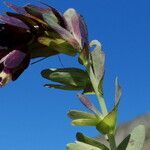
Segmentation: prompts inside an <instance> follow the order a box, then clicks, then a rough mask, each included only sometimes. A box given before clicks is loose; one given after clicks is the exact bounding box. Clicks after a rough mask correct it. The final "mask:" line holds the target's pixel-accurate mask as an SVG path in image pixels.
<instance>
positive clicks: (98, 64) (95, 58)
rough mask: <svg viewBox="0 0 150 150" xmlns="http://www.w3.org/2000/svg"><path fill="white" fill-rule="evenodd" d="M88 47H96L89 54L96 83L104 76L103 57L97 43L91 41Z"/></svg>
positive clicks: (99, 45)
mask: <svg viewBox="0 0 150 150" xmlns="http://www.w3.org/2000/svg"><path fill="white" fill-rule="evenodd" d="M90 46H91V47H92V46H96V47H95V49H94V50H93V51H92V52H91V63H92V69H93V73H94V75H95V77H96V79H97V81H98V82H100V81H101V79H102V78H103V75H104V63H105V55H104V53H103V51H102V50H101V44H100V42H99V41H97V40H93V41H92V42H91V43H90Z"/></svg>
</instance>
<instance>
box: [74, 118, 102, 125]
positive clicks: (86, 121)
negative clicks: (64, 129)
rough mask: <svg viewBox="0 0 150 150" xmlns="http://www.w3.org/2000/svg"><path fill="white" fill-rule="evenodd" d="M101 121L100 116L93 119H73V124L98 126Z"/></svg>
mask: <svg viewBox="0 0 150 150" xmlns="http://www.w3.org/2000/svg"><path fill="white" fill-rule="evenodd" d="M98 123H99V119H98V118H95V119H94V118H93V119H75V120H73V121H72V125H75V126H96V125H97V124H98Z"/></svg>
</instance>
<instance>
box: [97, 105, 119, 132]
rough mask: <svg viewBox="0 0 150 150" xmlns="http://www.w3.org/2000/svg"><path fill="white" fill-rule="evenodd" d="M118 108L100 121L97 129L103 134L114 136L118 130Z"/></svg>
mask: <svg viewBox="0 0 150 150" xmlns="http://www.w3.org/2000/svg"><path fill="white" fill-rule="evenodd" d="M117 108H118V107H115V108H114V109H113V110H112V111H111V112H110V113H109V114H108V115H107V116H105V117H104V119H103V120H102V121H100V122H99V123H98V124H97V126H96V129H97V130H98V131H100V132H101V133H102V134H114V133H115V130H116V120H117Z"/></svg>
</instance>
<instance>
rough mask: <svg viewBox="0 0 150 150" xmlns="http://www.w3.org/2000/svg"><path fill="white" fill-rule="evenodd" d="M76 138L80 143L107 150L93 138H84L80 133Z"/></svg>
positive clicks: (107, 149)
mask: <svg viewBox="0 0 150 150" xmlns="http://www.w3.org/2000/svg"><path fill="white" fill-rule="evenodd" d="M76 138H77V140H78V141H80V142H83V143H86V144H89V145H92V146H95V147H97V148H100V149H101V150H109V148H108V147H107V146H105V145H104V144H102V143H100V142H99V141H96V140H95V139H93V138H90V137H88V136H85V135H83V134H82V133H77V134H76Z"/></svg>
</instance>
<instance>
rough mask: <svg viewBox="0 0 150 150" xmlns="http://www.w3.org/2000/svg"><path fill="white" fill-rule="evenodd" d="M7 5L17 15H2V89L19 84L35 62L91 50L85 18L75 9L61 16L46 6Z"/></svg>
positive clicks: (0, 45) (0, 66) (0, 28)
mask: <svg viewBox="0 0 150 150" xmlns="http://www.w3.org/2000/svg"><path fill="white" fill-rule="evenodd" d="M6 5H7V6H8V7H10V8H11V9H13V10H14V11H15V12H6V14H5V15H0V22H1V23H0V85H1V86H4V85H6V84H7V83H8V82H9V81H10V80H16V79H17V78H18V77H19V76H20V74H21V73H22V72H23V71H24V70H25V69H26V68H27V67H28V65H29V62H30V59H32V58H37V57H48V56H52V55H56V54H59V53H64V54H67V55H75V54H76V53H77V52H81V50H82V49H84V48H85V47H87V46H88V38H87V37H88V33H87V28H86V25H85V23H84V20H83V17H82V16H81V15H79V14H78V13H77V12H76V11H75V10H74V9H68V10H67V11H66V12H65V13H64V14H61V13H60V12H58V11H57V10H56V9H54V8H53V7H51V6H48V5H47V4H44V3H43V5H45V7H39V6H34V5H26V6H24V7H18V6H16V5H13V4H11V3H8V2H6Z"/></svg>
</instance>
